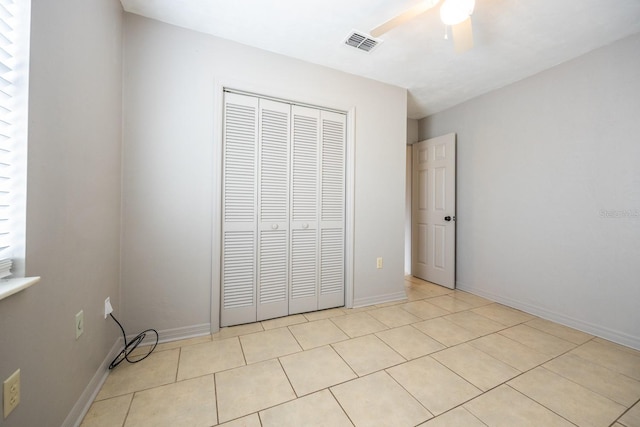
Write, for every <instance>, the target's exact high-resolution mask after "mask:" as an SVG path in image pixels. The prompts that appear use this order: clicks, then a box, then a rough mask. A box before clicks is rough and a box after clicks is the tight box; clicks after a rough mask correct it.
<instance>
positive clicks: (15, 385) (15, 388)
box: [4, 369, 20, 418]
mask: <svg viewBox="0 0 640 427" xmlns="http://www.w3.org/2000/svg"><path fill="white" fill-rule="evenodd" d="M19 403H20V369H18V370H17V371H15V372H14V373H13V374H11V376H10V377H9V378H7V379H6V380H4V417H5V418H7V417H8V416H9V414H10V413H11V411H13V410H14V409H15V408H16V406H18V404H19Z"/></svg>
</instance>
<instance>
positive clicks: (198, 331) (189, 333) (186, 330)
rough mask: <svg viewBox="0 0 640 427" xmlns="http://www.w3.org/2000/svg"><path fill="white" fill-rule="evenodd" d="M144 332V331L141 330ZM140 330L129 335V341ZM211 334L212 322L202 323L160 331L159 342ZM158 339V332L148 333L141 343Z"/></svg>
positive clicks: (145, 343) (148, 342) (147, 343)
mask: <svg viewBox="0 0 640 427" xmlns="http://www.w3.org/2000/svg"><path fill="white" fill-rule="evenodd" d="M140 332H142V331H140ZM140 332H136V333H135V334H130V335H127V341H130V340H132V339H134V338H135V337H136V336H137V335H138V334H139V333H140ZM209 334H211V323H202V324H200V325H191V326H184V327H182V328H174V329H165V330H163V331H158V343H163V342H170V341H177V340H184V339H187V338H195V337H201V336H203V335H209ZM155 340H156V334H154V333H153V332H151V333H147V336H146V337H144V339H143V340H142V342H141V343H140V345H149V344H153V343H154V342H155Z"/></svg>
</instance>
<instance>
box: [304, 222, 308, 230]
mask: <svg viewBox="0 0 640 427" xmlns="http://www.w3.org/2000/svg"><path fill="white" fill-rule="evenodd" d="M302 228H304V229H305V230H306V229H307V228H309V224H307V223H306V222H305V223H304V224H302Z"/></svg>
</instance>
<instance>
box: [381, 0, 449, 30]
mask: <svg viewBox="0 0 640 427" xmlns="http://www.w3.org/2000/svg"><path fill="white" fill-rule="evenodd" d="M439 1H440V0H424V1H422V2H420V3H418V4H417V5H416V6H414V7H412V8H411V9H409V10H406V11H405V12H402V13H401V14H400V15H398V16H396V17H394V18H391V19H389V20H388V21H387V22H385V23H384V24H382V25H379V26H377V27H376V28H374V29H373V30H371V32H370V34H371V35H372V36H373V37H380V36H381V35H383V34H384V33H386V32H388V31H391V30H393V29H394V28H395V27H397V26H399V25H402V24H404V23H405V22H407V21H410V20H412V19H413V18H415V17H416V16H418V15H421V14H423V13H424V12H426V11H427V10H429V9H431V8H433V7H434V6H435V5H437V4H438V2H439Z"/></svg>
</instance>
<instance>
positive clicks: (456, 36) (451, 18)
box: [370, 0, 475, 53]
mask: <svg viewBox="0 0 640 427" xmlns="http://www.w3.org/2000/svg"><path fill="white" fill-rule="evenodd" d="M440 1H441V0H423V1H421V2H420V3H418V4H417V5H416V6H414V7H412V8H411V9H408V10H406V11H404V12H402V13H401V14H400V15H397V16H395V17H393V18H391V19H390V20H388V21H387V22H385V23H383V24H381V25H379V26H377V27H376V28H374V29H373V30H371V32H370V34H371V35H372V36H373V37H380V36H381V35H383V34H384V33H386V32H388V31H391V30H392V29H394V28H396V27H397V26H399V25H402V24H404V23H405V22H407V21H410V20H412V19H413V18H415V17H417V16H418V15H421V14H423V13H425V12H426V11H427V10H429V9H432V8H434V7H436V6H437V5H438V3H440ZM474 7H475V0H444V1H443V2H442V5H441V6H440V19H441V20H442V22H443V23H444V24H445V25H448V26H451V34H452V36H453V46H454V49H455V51H456V52H457V53H462V52H465V51H467V50H469V49H471V48H472V47H473V31H472V27H471V14H472V13H473V9H474Z"/></svg>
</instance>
